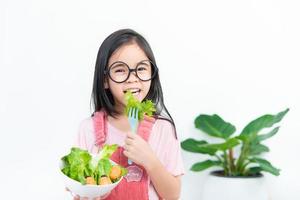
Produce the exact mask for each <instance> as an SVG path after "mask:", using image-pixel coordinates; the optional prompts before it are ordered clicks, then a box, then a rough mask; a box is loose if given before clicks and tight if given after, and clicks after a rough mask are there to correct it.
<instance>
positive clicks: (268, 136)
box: [254, 127, 279, 143]
mask: <svg viewBox="0 0 300 200" xmlns="http://www.w3.org/2000/svg"><path fill="white" fill-rule="evenodd" d="M278 130H279V127H276V128H274V129H273V130H272V131H270V132H269V133H267V134H261V135H258V136H257V137H256V138H255V140H254V142H255V143H256V142H261V141H263V140H266V139H268V138H270V137H272V136H274V135H275V134H276V133H277V132H278Z"/></svg>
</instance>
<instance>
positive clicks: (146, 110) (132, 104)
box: [125, 91, 156, 121]
mask: <svg viewBox="0 0 300 200" xmlns="http://www.w3.org/2000/svg"><path fill="white" fill-rule="evenodd" d="M125 100H126V107H125V113H126V115H127V116H128V113H129V109H130V108H137V109H138V111H139V113H138V119H139V121H141V120H142V119H143V118H144V115H147V116H149V117H151V116H152V115H153V113H154V112H155V111H156V109H155V106H154V104H153V102H152V101H151V100H145V101H143V102H140V101H139V100H138V99H137V98H135V97H134V96H133V94H132V93H131V92H130V91H127V92H126V94H125Z"/></svg>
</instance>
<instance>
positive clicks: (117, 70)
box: [104, 60, 158, 83]
mask: <svg viewBox="0 0 300 200" xmlns="http://www.w3.org/2000/svg"><path fill="white" fill-rule="evenodd" d="M157 71H158V70H157V67H156V66H155V64H154V63H153V62H151V61H150V60H142V61H141V62H139V63H138V64H137V65H136V67H135V68H134V69H130V67H129V66H128V65H127V64H126V63H124V62H122V61H117V62H114V63H113V64H111V65H110V66H109V67H108V70H105V71H104V74H105V75H107V74H108V76H109V78H110V79H111V80H112V81H114V82H116V83H123V82H125V81H127V80H128V78H129V77H130V73H131V72H135V74H136V76H137V77H138V78H139V79H140V80H141V81H149V80H151V79H153V78H154V77H155V76H156V74H157Z"/></svg>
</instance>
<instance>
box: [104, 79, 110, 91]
mask: <svg viewBox="0 0 300 200" xmlns="http://www.w3.org/2000/svg"><path fill="white" fill-rule="evenodd" d="M108 88H109V87H108V81H107V79H105V80H104V89H108Z"/></svg>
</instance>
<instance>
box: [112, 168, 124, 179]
mask: <svg viewBox="0 0 300 200" xmlns="http://www.w3.org/2000/svg"><path fill="white" fill-rule="evenodd" d="M121 175H122V170H121V167H120V166H119V165H114V166H113V167H112V168H111V170H110V173H109V178H110V179H112V180H116V179H118V178H120V177H121Z"/></svg>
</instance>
